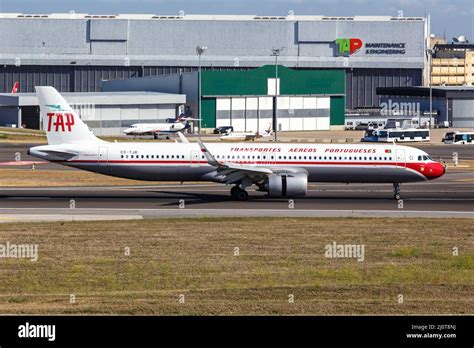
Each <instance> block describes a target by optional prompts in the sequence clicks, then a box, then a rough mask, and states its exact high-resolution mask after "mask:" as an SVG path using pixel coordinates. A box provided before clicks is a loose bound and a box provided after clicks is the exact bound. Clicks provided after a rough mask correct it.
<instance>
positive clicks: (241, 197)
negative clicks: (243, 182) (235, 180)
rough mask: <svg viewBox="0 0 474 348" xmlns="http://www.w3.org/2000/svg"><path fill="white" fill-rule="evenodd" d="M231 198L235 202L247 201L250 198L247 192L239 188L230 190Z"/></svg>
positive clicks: (235, 187)
mask: <svg viewBox="0 0 474 348" xmlns="http://www.w3.org/2000/svg"><path fill="white" fill-rule="evenodd" d="M230 196H231V197H232V199H233V200H235V201H246V200H247V199H248V198H249V194H248V193H247V191H245V190H243V189H241V188H240V187H239V186H234V187H232V189H231V190H230Z"/></svg>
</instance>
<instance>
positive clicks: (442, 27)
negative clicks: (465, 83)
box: [0, 0, 474, 42]
mask: <svg viewBox="0 0 474 348" xmlns="http://www.w3.org/2000/svg"><path fill="white" fill-rule="evenodd" d="M70 10H74V11H76V13H89V14H118V13H153V14H165V15H173V14H178V12H179V11H180V10H183V11H184V12H185V13H187V14H250V15H286V14H287V13H288V11H290V10H292V11H294V13H295V14H296V15H327V16H355V15H389V16H397V15H398V13H399V11H403V14H404V16H407V17H411V16H425V14H427V13H429V14H431V22H432V25H431V28H432V30H431V31H432V33H434V34H436V35H437V36H444V35H445V36H446V38H447V39H448V41H451V39H452V37H453V36H456V37H457V36H459V35H465V36H467V37H468V39H470V41H471V42H474V0H240V1H237V0H0V12H22V13H53V12H54V13H58V12H69V11H70Z"/></svg>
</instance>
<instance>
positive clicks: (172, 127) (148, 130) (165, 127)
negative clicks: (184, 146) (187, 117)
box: [123, 122, 185, 135]
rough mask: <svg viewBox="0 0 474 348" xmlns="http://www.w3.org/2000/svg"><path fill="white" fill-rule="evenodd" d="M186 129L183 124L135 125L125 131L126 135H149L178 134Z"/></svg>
mask: <svg viewBox="0 0 474 348" xmlns="http://www.w3.org/2000/svg"><path fill="white" fill-rule="evenodd" d="M184 128H185V125H184V124H183V123H181V122H174V123H143V124H134V125H132V126H131V127H130V128H127V129H125V130H124V131H123V133H124V134H126V135H147V134H158V133H176V132H179V131H181V130H183V129H184Z"/></svg>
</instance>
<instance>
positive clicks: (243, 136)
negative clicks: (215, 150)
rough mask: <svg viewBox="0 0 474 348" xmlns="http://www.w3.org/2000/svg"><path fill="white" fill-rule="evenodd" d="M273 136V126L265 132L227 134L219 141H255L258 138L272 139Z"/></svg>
mask: <svg viewBox="0 0 474 348" xmlns="http://www.w3.org/2000/svg"><path fill="white" fill-rule="evenodd" d="M272 134H273V131H272V124H271V123H270V125H269V126H268V129H266V130H264V131H258V132H255V133H254V132H244V133H239V132H232V131H230V132H228V133H227V134H224V135H223V136H221V137H219V139H221V140H224V141H249V140H252V141H254V140H255V139H257V138H268V137H271V136H272Z"/></svg>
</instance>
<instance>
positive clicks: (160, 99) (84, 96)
mask: <svg viewBox="0 0 474 348" xmlns="http://www.w3.org/2000/svg"><path fill="white" fill-rule="evenodd" d="M62 96H63V97H64V98H65V99H66V100H67V101H68V102H69V103H71V104H75V103H81V104H95V105H137V104H145V105H146V104H148V105H156V104H185V103H186V95H184V94H168V93H159V92H141V91H136V92H92V93H62ZM36 105H38V98H37V97H36V93H18V94H11V93H2V94H0V106H10V107H12V106H14V107H15V106H36Z"/></svg>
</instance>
